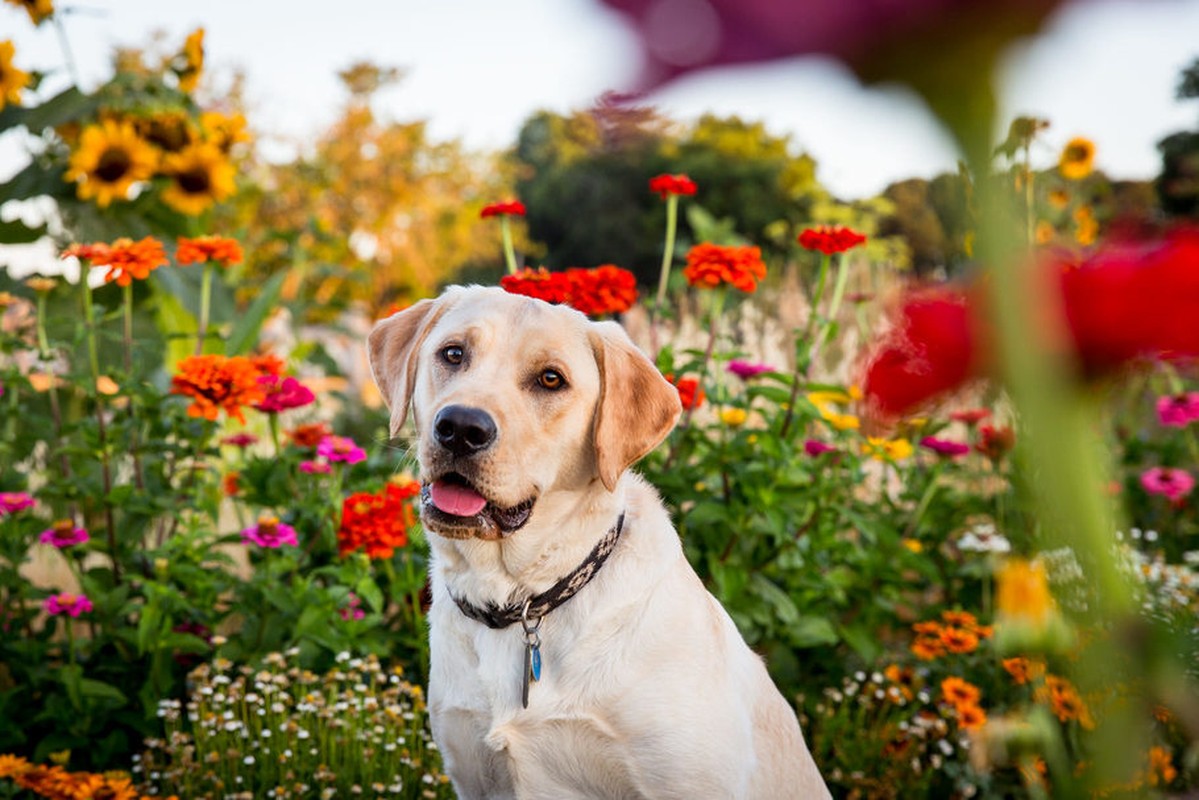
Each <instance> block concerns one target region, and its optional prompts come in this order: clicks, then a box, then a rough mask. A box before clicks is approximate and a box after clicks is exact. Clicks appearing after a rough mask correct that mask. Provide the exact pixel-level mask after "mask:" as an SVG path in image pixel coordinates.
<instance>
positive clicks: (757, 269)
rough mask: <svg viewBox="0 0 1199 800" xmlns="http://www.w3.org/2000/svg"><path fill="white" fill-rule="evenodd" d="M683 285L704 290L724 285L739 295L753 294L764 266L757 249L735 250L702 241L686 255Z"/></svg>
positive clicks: (760, 252)
mask: <svg viewBox="0 0 1199 800" xmlns="http://www.w3.org/2000/svg"><path fill="white" fill-rule="evenodd" d="M683 275H684V277H686V278H687V283H689V284H691V285H692V286H699V287H701V288H705V289H715V288H716V287H718V286H721V285H724V284H727V285H729V286H732V287H734V288H736V289H740V290H741V291H743V292H754V291H756V290H757V288H758V281H760V280H762V279H763V278H765V277H766V264H765V263H764V262H763V261H762V251H761V249H759V248H757V247H738V246H733V245H720V244H711V243H709V242H704V243H702V244H697V245H695V246H694V247H692V248H691V249H690V250H689V251H688V252H687V266H686V267H684V268H683Z"/></svg>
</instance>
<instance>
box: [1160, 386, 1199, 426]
mask: <svg viewBox="0 0 1199 800" xmlns="http://www.w3.org/2000/svg"><path fill="white" fill-rule="evenodd" d="M1157 419H1158V421H1159V422H1161V424H1163V425H1168V426H1170V427H1174V428H1185V427H1186V426H1187V425H1189V424H1191V423H1192V422H1194V421H1195V420H1197V419H1199V392H1183V393H1181V394H1172V395H1166V396H1165V397H1159V398H1157Z"/></svg>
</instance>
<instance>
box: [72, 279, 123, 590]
mask: <svg viewBox="0 0 1199 800" xmlns="http://www.w3.org/2000/svg"><path fill="white" fill-rule="evenodd" d="M87 278H88V265H87V264H86V263H84V262H82V261H80V264H79V285H80V286H81V287H82V288H83V319H84V322H85V327H86V337H87V356H88V363H89V364H90V366H91V370H92V385H91V390H90V391H89V392H88V394H89V395H90V396H92V397H94V398H95V401H96V402H95V408H96V438H97V445H98V448H99V451H100V476H101V480H102V482H103V487H104V496H103V497H102V498H101V503H103V505H104V524H105V528H106V529H107V533H108V556H109V558H111V559H112V580H113V583H115V584H117V585H118V586H119V585H120V584H121V560H120V558H119V554H118V553H117V529H116V520H115V519H113V514H112V503H111V495H112V466H111V465H110V464H109V457H108V426H107V423H105V421H104V403H103V401H102V395H101V394H100V391H99V383H100V355H99V349H98V347H97V345H96V310H95V308H94V306H93V304H92V287H91V284H89V283H88V280H87Z"/></svg>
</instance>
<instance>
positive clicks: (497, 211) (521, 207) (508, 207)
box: [479, 200, 525, 219]
mask: <svg viewBox="0 0 1199 800" xmlns="http://www.w3.org/2000/svg"><path fill="white" fill-rule="evenodd" d="M504 215H511V216H516V217H523V216H524V215H525V204H524V203H522V202H520V201H519V200H508V201H506V202H503V203H490V204H488V205H485V206H483V210H482V211H480V212H479V216H480V217H482V218H483V219H487V218H488V217H499V216H504Z"/></svg>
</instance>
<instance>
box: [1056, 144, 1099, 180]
mask: <svg viewBox="0 0 1199 800" xmlns="http://www.w3.org/2000/svg"><path fill="white" fill-rule="evenodd" d="M1057 169H1058V172H1060V173H1061V174H1062V177H1063V178H1065V179H1067V180H1071V181H1077V180H1082V179H1083V178H1085V177H1087V176H1088V175H1090V174H1091V171H1092V170H1093V169H1095V143H1094V142H1092V141H1091V140H1090V139H1084V138H1083V137H1081V136H1076V137H1074V138H1073V139H1071V140H1070V141H1068V142H1066V146H1065V147H1064V148H1063V149H1062V155H1061V158H1060V159H1058V164H1057Z"/></svg>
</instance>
